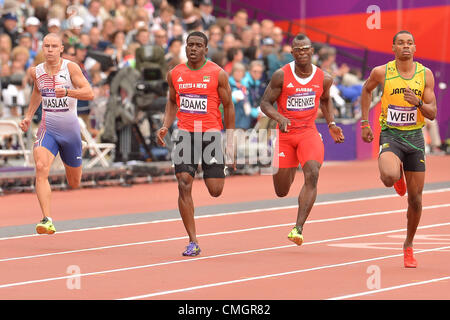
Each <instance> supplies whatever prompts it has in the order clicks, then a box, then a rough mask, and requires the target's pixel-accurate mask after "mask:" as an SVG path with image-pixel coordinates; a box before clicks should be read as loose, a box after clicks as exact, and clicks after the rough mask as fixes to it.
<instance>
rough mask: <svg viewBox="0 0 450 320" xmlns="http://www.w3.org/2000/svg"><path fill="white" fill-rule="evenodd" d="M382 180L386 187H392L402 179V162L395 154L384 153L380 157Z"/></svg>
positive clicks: (379, 165)
mask: <svg viewBox="0 0 450 320" xmlns="http://www.w3.org/2000/svg"><path fill="white" fill-rule="evenodd" d="M378 169H379V171H380V179H381V181H382V182H383V183H384V185H385V186H386V187H392V186H393V185H394V183H395V182H397V181H398V180H399V179H400V177H401V170H400V169H401V161H400V158H399V157H398V156H397V155H396V154H395V153H393V152H383V153H382V154H380V156H379V157H378Z"/></svg>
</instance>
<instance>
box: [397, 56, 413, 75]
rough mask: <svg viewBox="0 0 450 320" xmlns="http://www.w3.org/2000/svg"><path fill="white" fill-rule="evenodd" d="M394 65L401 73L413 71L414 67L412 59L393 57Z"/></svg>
mask: <svg viewBox="0 0 450 320" xmlns="http://www.w3.org/2000/svg"><path fill="white" fill-rule="evenodd" d="M395 65H396V67H397V71H398V72H402V73H410V72H413V71H414V69H415V66H414V60H413V59H408V60H400V59H395Z"/></svg>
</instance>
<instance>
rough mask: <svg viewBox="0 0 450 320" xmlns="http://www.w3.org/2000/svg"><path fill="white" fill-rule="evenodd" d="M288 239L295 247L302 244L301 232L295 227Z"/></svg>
mask: <svg viewBox="0 0 450 320" xmlns="http://www.w3.org/2000/svg"><path fill="white" fill-rule="evenodd" d="M288 239H289V240H291V241H292V242H294V243H295V244H296V245H298V246H301V245H302V243H303V235H302V231H301V230H299V228H298V227H297V226H295V227H294V228H292V230H291V232H290V233H289V235H288Z"/></svg>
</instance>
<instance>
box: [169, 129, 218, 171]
mask: <svg viewBox="0 0 450 320" xmlns="http://www.w3.org/2000/svg"><path fill="white" fill-rule="evenodd" d="M178 133H179V134H178V137H176V138H175V147H174V150H173V153H172V162H173V163H174V165H175V173H180V172H187V173H189V174H190V175H191V176H192V177H194V176H195V173H196V172H197V170H198V165H199V164H200V163H201V164H202V171H203V178H204V179H207V178H225V157H224V153H223V149H222V134H221V132H220V131H214V132H195V133H194V132H188V131H184V130H179V132H178Z"/></svg>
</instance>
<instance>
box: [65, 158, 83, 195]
mask: <svg viewBox="0 0 450 320" xmlns="http://www.w3.org/2000/svg"><path fill="white" fill-rule="evenodd" d="M64 167H65V168H66V178H67V183H68V184H69V186H70V187H71V188H72V189H76V188H78V187H79V186H80V183H81V174H82V167H81V166H79V167H71V166H69V165H67V164H65V163H64Z"/></svg>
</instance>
